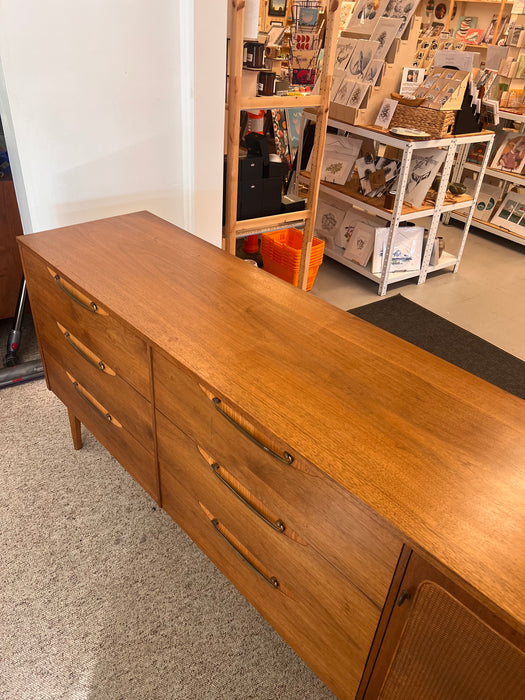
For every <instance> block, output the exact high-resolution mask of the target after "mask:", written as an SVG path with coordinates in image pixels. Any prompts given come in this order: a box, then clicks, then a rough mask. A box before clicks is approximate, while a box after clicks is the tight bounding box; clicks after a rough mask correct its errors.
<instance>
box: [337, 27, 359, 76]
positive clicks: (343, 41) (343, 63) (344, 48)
mask: <svg viewBox="0 0 525 700" xmlns="http://www.w3.org/2000/svg"><path fill="white" fill-rule="evenodd" d="M357 41H358V40H357V39H352V38H350V37H344V36H342V37H339V39H338V40H337V46H336V49H335V62H334V73H344V72H345V71H346V70H347V68H348V63H349V61H350V58H351V56H352V53H353V52H354V49H355V46H356V44H357Z"/></svg>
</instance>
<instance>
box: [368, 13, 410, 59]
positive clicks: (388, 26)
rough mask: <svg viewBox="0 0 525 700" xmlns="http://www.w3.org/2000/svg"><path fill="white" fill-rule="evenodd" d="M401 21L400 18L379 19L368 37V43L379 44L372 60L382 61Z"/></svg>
mask: <svg viewBox="0 0 525 700" xmlns="http://www.w3.org/2000/svg"><path fill="white" fill-rule="evenodd" d="M402 23H403V20H402V19H401V18H400V17H381V18H380V20H379V22H378V23H377V24H376V26H375V28H374V31H373V32H372V34H371V36H370V41H377V43H378V44H379V46H378V48H377V51H376V53H375V55H374V59H379V60H381V61H384V60H385V58H386V55H387V53H388V52H389V50H390V47H391V46H392V43H393V41H394V39H395V38H396V36H397V34H398V32H399V29H400V27H401V24H402Z"/></svg>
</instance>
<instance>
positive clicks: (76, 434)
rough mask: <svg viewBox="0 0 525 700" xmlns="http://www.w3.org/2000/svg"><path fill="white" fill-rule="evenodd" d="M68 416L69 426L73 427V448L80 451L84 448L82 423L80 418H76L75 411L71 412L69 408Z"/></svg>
mask: <svg viewBox="0 0 525 700" xmlns="http://www.w3.org/2000/svg"><path fill="white" fill-rule="evenodd" d="M67 415H68V416H69V425H70V427H71V437H72V438H73V447H74V448H75V450H80V448H81V447H82V432H81V427H82V426H81V423H80V421H79V420H78V418H77V417H76V416H75V414H74V413H73V411H70V410H69V408H68V409H67Z"/></svg>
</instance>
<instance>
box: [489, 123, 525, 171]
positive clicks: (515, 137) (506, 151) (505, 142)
mask: <svg viewBox="0 0 525 700" xmlns="http://www.w3.org/2000/svg"><path fill="white" fill-rule="evenodd" d="M524 165H525V135H524V134H520V133H518V132H517V131H512V132H509V133H507V134H505V136H504V138H503V139H502V141H501V143H500V145H499V148H498V150H497V151H496V153H495V155H494V158H493V160H492V163H491V164H490V167H491V168H495V169H496V170H504V171H505V172H511V173H521V171H522V168H523V166H524Z"/></svg>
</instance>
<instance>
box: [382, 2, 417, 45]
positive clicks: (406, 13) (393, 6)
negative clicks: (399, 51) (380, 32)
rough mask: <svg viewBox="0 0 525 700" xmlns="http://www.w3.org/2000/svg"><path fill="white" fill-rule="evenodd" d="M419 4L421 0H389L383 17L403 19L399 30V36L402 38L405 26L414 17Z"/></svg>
mask: <svg viewBox="0 0 525 700" xmlns="http://www.w3.org/2000/svg"><path fill="white" fill-rule="evenodd" d="M418 5H419V0H407V1H406V2H396V0H389V2H388V4H387V6H386V9H385V11H384V12H383V17H393V18H394V19H401V20H402V22H401V26H400V27H399V29H398V31H397V37H398V38H401V37H402V35H403V32H404V31H405V27H406V26H407V24H408V23H409V21H410V20H411V19H412V15H413V14H414V12H415V11H416V8H417V6H418Z"/></svg>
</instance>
